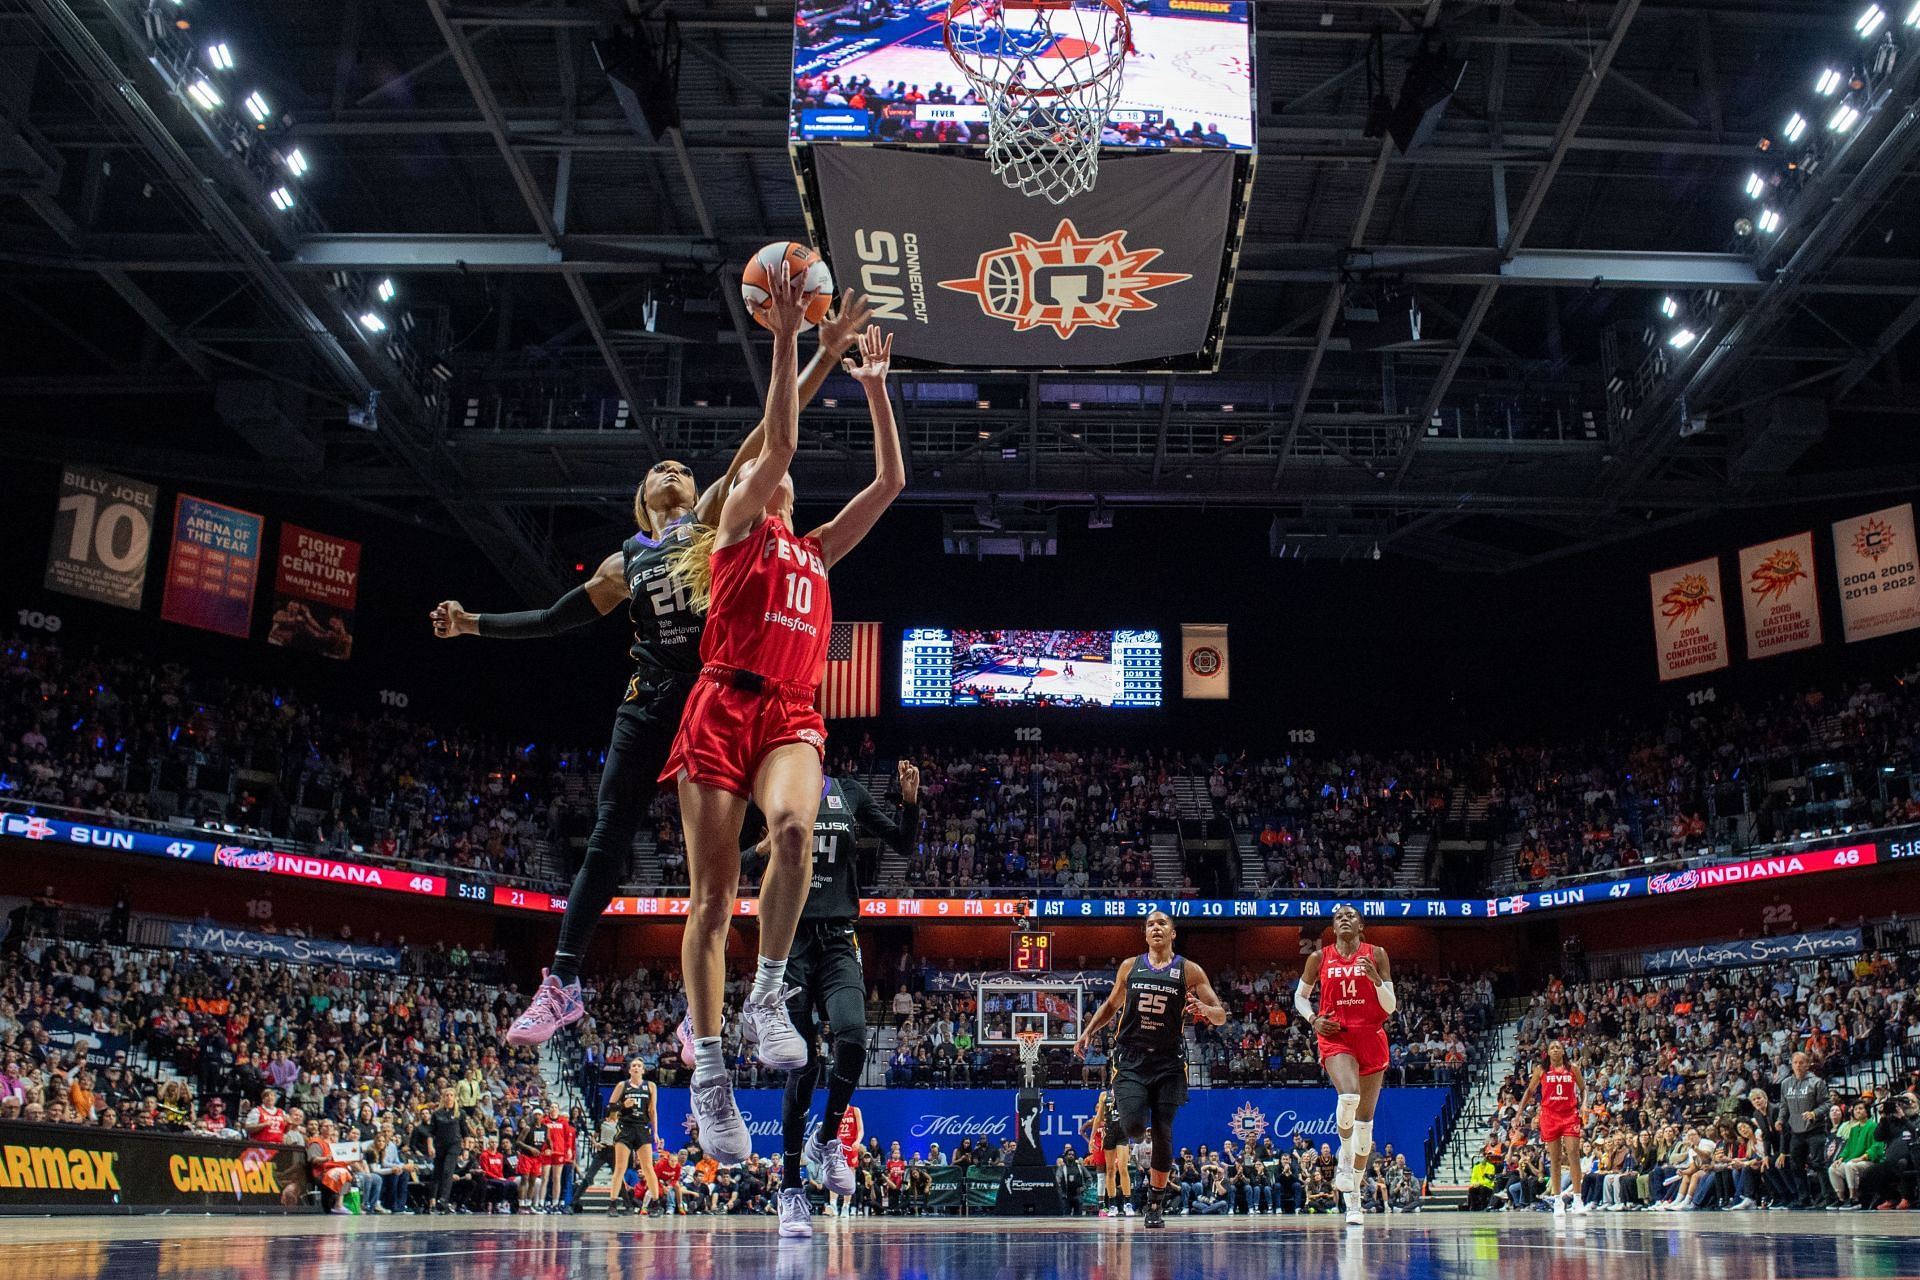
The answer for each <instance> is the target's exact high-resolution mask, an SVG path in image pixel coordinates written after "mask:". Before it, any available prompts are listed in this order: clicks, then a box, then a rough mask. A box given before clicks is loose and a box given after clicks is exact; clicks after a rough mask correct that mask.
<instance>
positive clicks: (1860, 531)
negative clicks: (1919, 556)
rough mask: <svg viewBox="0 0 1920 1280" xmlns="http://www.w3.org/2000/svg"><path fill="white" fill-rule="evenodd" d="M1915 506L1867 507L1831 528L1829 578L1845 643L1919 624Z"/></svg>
mask: <svg viewBox="0 0 1920 1280" xmlns="http://www.w3.org/2000/svg"><path fill="white" fill-rule="evenodd" d="M1915 564H1916V559H1915V556H1914V545H1913V504H1912V503H1911V502H1903V503H1901V504H1900V505H1899V506H1897V507H1888V508H1887V509H1886V510H1884V511H1869V512H1867V514H1865V515H1863V516H1855V517H1854V518H1853V519H1851V520H1838V521H1835V522H1834V526H1833V576H1834V577H1835V579H1837V580H1838V582H1839V584H1840V625H1841V626H1842V627H1843V628H1844V629H1845V631H1846V636H1847V643H1849V644H1851V643H1853V642H1854V641H1855V640H1871V639H1873V638H1874V637H1875V636H1890V635H1893V634H1894V633H1895V632H1899V631H1910V630H1912V629H1913V628H1914V627H1920V575H1916V573H1915V571H1914V568H1915Z"/></svg>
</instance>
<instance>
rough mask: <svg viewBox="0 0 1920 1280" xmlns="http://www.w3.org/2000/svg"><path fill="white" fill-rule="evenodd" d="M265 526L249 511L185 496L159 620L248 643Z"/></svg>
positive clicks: (177, 511)
mask: <svg viewBox="0 0 1920 1280" xmlns="http://www.w3.org/2000/svg"><path fill="white" fill-rule="evenodd" d="M262 523H264V522H263V521H262V520H261V518H260V517H259V516H257V515H255V514H254V513H253V512H251V511H241V510H238V509H236V508H234V507H229V506H224V505H222V504H220V503H218V502H208V501H207V500H206V499H205V498H196V497H194V496H192V495H191V494H185V493H183V494H181V495H180V498H179V500H178V502H177V503H176V504H175V506H174V510H173V555H172V557H171V558H170V560H169V561H168V564H167V585H166V589H165V590H164V591H163V592H162V593H161V596H160V616H161V617H162V618H164V619H166V620H167V621H168V622H178V623H181V624H183V625H185V626H189V627H204V628H205V629H206V630H208V631H218V632H221V633H223V634H225V635H230V636H239V637H240V638H241V639H243V640H244V639H245V638H246V635H247V632H248V631H249V630H250V629H251V628H252V626H253V588H254V584H255V582H256V581H257V580H258V578H259V574H260V526H261V524H262Z"/></svg>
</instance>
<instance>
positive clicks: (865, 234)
mask: <svg viewBox="0 0 1920 1280" xmlns="http://www.w3.org/2000/svg"><path fill="white" fill-rule="evenodd" d="M812 150H813V152H814V158H813V160H814V165H815V173H816V175H817V180H818V182H819V184H820V190H819V193H818V194H819V197H820V200H821V202H822V207H823V209H824V212H825V222H826V236H825V239H826V244H827V252H828V257H829V260H830V262H831V265H832V267H833V271H834V278H835V279H836V280H837V281H838V283H839V284H840V285H841V286H843V287H851V288H855V289H858V290H860V291H861V292H863V293H865V294H866V295H867V298H868V301H869V302H870V303H871V304H872V305H873V307H874V319H875V320H876V321H877V322H878V323H879V324H880V325H882V326H883V327H884V328H885V329H886V330H887V331H888V332H889V333H891V334H892V335H893V340H894V347H893V349H894V351H895V352H896V353H897V354H899V355H901V356H904V357H909V358H913V359H917V360H920V361H924V362H931V363H935V364H957V365H965V366H967V367H969V368H976V369H977V368H1086V369H1093V368H1108V367H1114V366H1119V365H1126V364H1128V363H1131V362H1134V361H1142V360H1154V359H1159V358H1166V357H1175V356H1190V355H1192V354H1193V353H1196V352H1199V351H1200V350H1201V349H1202V348H1203V347H1205V346H1206V345H1207V342H1208V337H1209V329H1210V326H1211V324H1212V321H1213V319H1214V312H1215V303H1216V300H1217V295H1218V294H1219V293H1220V287H1221V286H1220V280H1221V262H1222V255H1223V253H1224V252H1225V249H1226V238H1227V228H1228V221H1229V219H1228V211H1229V209H1230V207H1231V205H1232V202H1233V191H1234V181H1235V160H1234V157H1233V156H1231V155H1228V154H1223V153H1222V154H1216V153H1196V154H1190V155H1189V154H1156V155H1152V156H1141V157H1122V158H1119V159H1116V160H1111V161H1108V162H1107V164H1106V166H1105V171H1103V172H1102V174H1101V175H1100V177H1101V180H1100V184H1099V185H1098V186H1097V187H1096V188H1094V190H1092V191H1090V192H1087V193H1086V194H1084V195H1080V196H1076V197H1075V198H1074V199H1072V200H1070V201H1068V202H1067V203H1066V204H1064V205H1052V204H1049V203H1047V202H1046V201H1044V200H1030V199H1028V198H1027V197H1025V196H1023V195H1021V194H1020V193H1019V192H1017V191H1010V190H1008V189H1007V188H1006V187H1005V186H1003V185H1002V184H1001V183H1000V181H999V180H998V179H996V178H994V177H993V176H992V174H991V173H989V172H988V170H987V167H986V165H985V164H984V163H982V162H981V161H979V160H977V159H970V158H966V157H962V156H948V155H932V154H926V153H908V152H900V151H890V150H883V149H879V148H874V147H847V146H821V147H815V148H813V149H812Z"/></svg>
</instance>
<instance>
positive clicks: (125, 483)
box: [46, 466, 160, 609]
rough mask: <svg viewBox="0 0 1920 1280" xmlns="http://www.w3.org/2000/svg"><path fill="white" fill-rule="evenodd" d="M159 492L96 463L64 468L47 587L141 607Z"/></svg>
mask: <svg viewBox="0 0 1920 1280" xmlns="http://www.w3.org/2000/svg"><path fill="white" fill-rule="evenodd" d="M159 496H160V491H159V490H158V489H156V488H154V487H153V486H152V485H150V484H141V483H140V482H139V481H138V480H129V479H127V478H126V477H125V476H117V475H115V474H114V473H113V472H111V471H101V470H98V469H96V468H94V467H75V466H65V467H62V468H61V469H60V496H59V499H58V501H57V505H56V507H55V511H56V512H57V514H56V515H55V517H54V524H53V542H52V544H51V545H49V546H48V547H47V576H46V587H47V590H49V591H58V592H60V593H62V594H63V595H70V596H79V597H80V598H81V599H83V600H97V601H99V602H100V603H101V604H111V605H118V606H119V607H120V608H122V609H138V608H139V607H140V601H141V598H142V597H143V596H144V595H145V594H146V585H147V548H148V547H149V546H150V545H151V544H152V542H153V513H154V506H155V503H156V501H157V500H158V498H159Z"/></svg>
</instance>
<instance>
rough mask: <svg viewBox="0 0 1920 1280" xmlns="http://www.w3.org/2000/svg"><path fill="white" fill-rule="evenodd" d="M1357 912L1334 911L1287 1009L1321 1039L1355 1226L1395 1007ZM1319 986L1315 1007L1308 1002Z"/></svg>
mask: <svg viewBox="0 0 1920 1280" xmlns="http://www.w3.org/2000/svg"><path fill="white" fill-rule="evenodd" d="M1362 930H1363V926H1362V925H1361V922H1360V912H1359V911H1358V910H1357V909H1356V908H1354V907H1353V906H1352V905H1351V904H1349V903H1344V902H1343V903H1341V904H1340V905H1339V906H1337V907H1335V908H1334V909H1333V942H1332V943H1330V944H1329V945H1327V946H1323V947H1321V948H1320V950H1318V951H1316V952H1314V953H1313V954H1312V955H1310V956H1308V957H1307V965H1306V968H1305V969H1304V970H1303V971H1302V972H1301V974H1300V985H1299V987H1298V988H1297V989H1295V991H1294V994H1293V1007H1294V1008H1295V1009H1297V1010H1299V1012H1300V1016H1301V1017H1303V1018H1305V1019H1307V1021H1308V1022H1309V1023H1310V1024H1312V1026H1313V1030H1314V1033H1315V1034H1316V1035H1317V1036H1318V1037H1319V1040H1320V1064H1321V1065H1322V1066H1323V1067H1325V1068H1326V1070H1327V1079H1329V1080H1331V1081H1332V1082H1333V1087H1334V1088H1335V1089H1336V1090H1338V1091H1339V1094H1340V1102H1339V1106H1338V1107H1337V1108H1336V1109H1335V1111H1334V1124H1335V1127H1336V1128H1337V1129H1338V1130H1339V1132H1340V1164H1339V1167H1338V1168H1337V1169H1335V1171H1334V1175H1333V1185H1334V1188H1335V1189H1336V1190H1338V1191H1339V1192H1340V1194H1341V1195H1342V1196H1343V1197H1345V1199H1346V1202H1347V1224H1348V1225H1349V1226H1356V1227H1357V1226H1360V1225H1361V1224H1363V1223H1364V1222H1365V1221H1366V1219H1365V1216H1364V1215H1363V1214H1362V1213H1361V1209H1360V1175H1361V1172H1362V1171H1363V1170H1365V1169H1366V1167H1367V1157H1368V1156H1369V1155H1370V1154H1372V1152H1373V1112H1374V1107H1375V1106H1376V1105H1377V1104H1378V1102H1379V1101H1380V1086H1381V1084H1382V1083H1383V1082H1384V1080H1385V1079H1386V1073H1387V1030H1386V1026H1387V1015H1388V1014H1390V1013H1392V1012H1393V1011H1394V1010H1395V1009H1396V1008H1398V1007H1399V1000H1398V998H1397V997H1395V995H1394V993H1393V972H1392V970H1391V969H1389V968H1388V966H1387V953H1386V952H1385V951H1384V950H1382V949H1381V948H1379V947H1376V946H1374V945H1373V944H1372V943H1370V942H1366V941H1364V940H1363V939H1362V937H1361V934H1362ZM1316 987H1317V988H1319V993H1320V1005H1319V1008H1318V1010H1316V1009H1315V1008H1314V1005H1313V992H1314V989H1315V988H1316Z"/></svg>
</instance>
